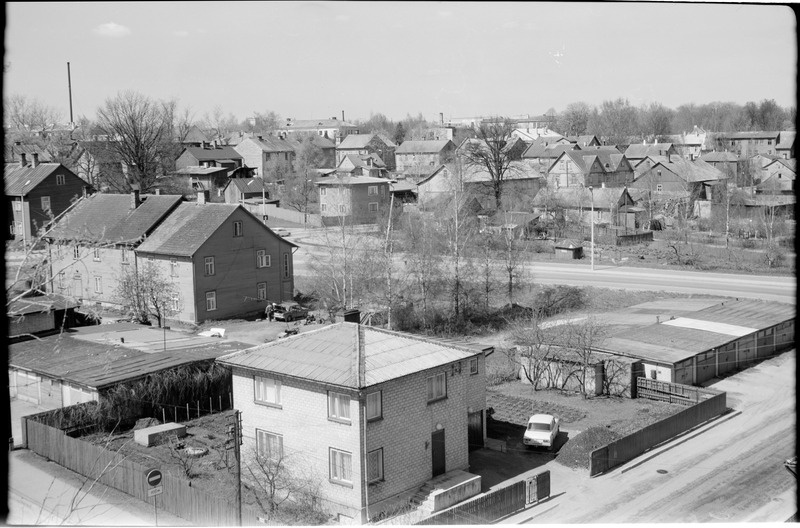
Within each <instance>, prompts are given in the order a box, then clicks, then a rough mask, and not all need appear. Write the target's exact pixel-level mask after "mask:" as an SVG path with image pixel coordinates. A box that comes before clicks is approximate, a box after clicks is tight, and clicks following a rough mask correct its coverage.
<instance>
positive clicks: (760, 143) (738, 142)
mask: <svg viewBox="0 0 800 528" xmlns="http://www.w3.org/2000/svg"><path fill="white" fill-rule="evenodd" d="M780 135H781V132H777V131H770V132H761V131H751V132H733V133H730V134H719V135H718V136H716V138H715V141H716V144H715V149H716V150H730V151H731V152H735V153H736V154H737V155H738V156H739V157H750V156H752V155H753V154H768V155H775V154H776V153H777V151H776V149H777V146H778V144H779V143H780Z"/></svg>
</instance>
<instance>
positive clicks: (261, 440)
mask: <svg viewBox="0 0 800 528" xmlns="http://www.w3.org/2000/svg"><path fill="white" fill-rule="evenodd" d="M256 449H257V450H258V454H259V455H260V456H263V457H266V458H269V459H272V460H280V459H282V458H283V435H281V434H277V433H270V432H268V431H262V430H261V429H256Z"/></svg>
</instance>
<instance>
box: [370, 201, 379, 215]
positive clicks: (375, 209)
mask: <svg viewBox="0 0 800 528" xmlns="http://www.w3.org/2000/svg"><path fill="white" fill-rule="evenodd" d="M369 212H370V213H377V212H378V202H373V203H371V204H369Z"/></svg>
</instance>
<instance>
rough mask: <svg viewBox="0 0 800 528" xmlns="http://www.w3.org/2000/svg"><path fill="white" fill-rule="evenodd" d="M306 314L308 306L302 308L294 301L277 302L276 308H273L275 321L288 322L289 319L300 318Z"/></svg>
mask: <svg viewBox="0 0 800 528" xmlns="http://www.w3.org/2000/svg"><path fill="white" fill-rule="evenodd" d="M307 315H308V308H303V307H302V306H300V305H299V304H296V303H283V304H279V305H278V306H277V308H275V320H276V321H284V322H286V323H288V322H289V321H294V320H296V319H302V318H304V317H305V316H307Z"/></svg>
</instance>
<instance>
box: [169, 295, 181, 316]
mask: <svg viewBox="0 0 800 528" xmlns="http://www.w3.org/2000/svg"><path fill="white" fill-rule="evenodd" d="M171 300H172V309H173V310H174V311H176V312H180V311H181V296H180V295H178V294H177V293H173V294H172V299H171Z"/></svg>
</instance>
